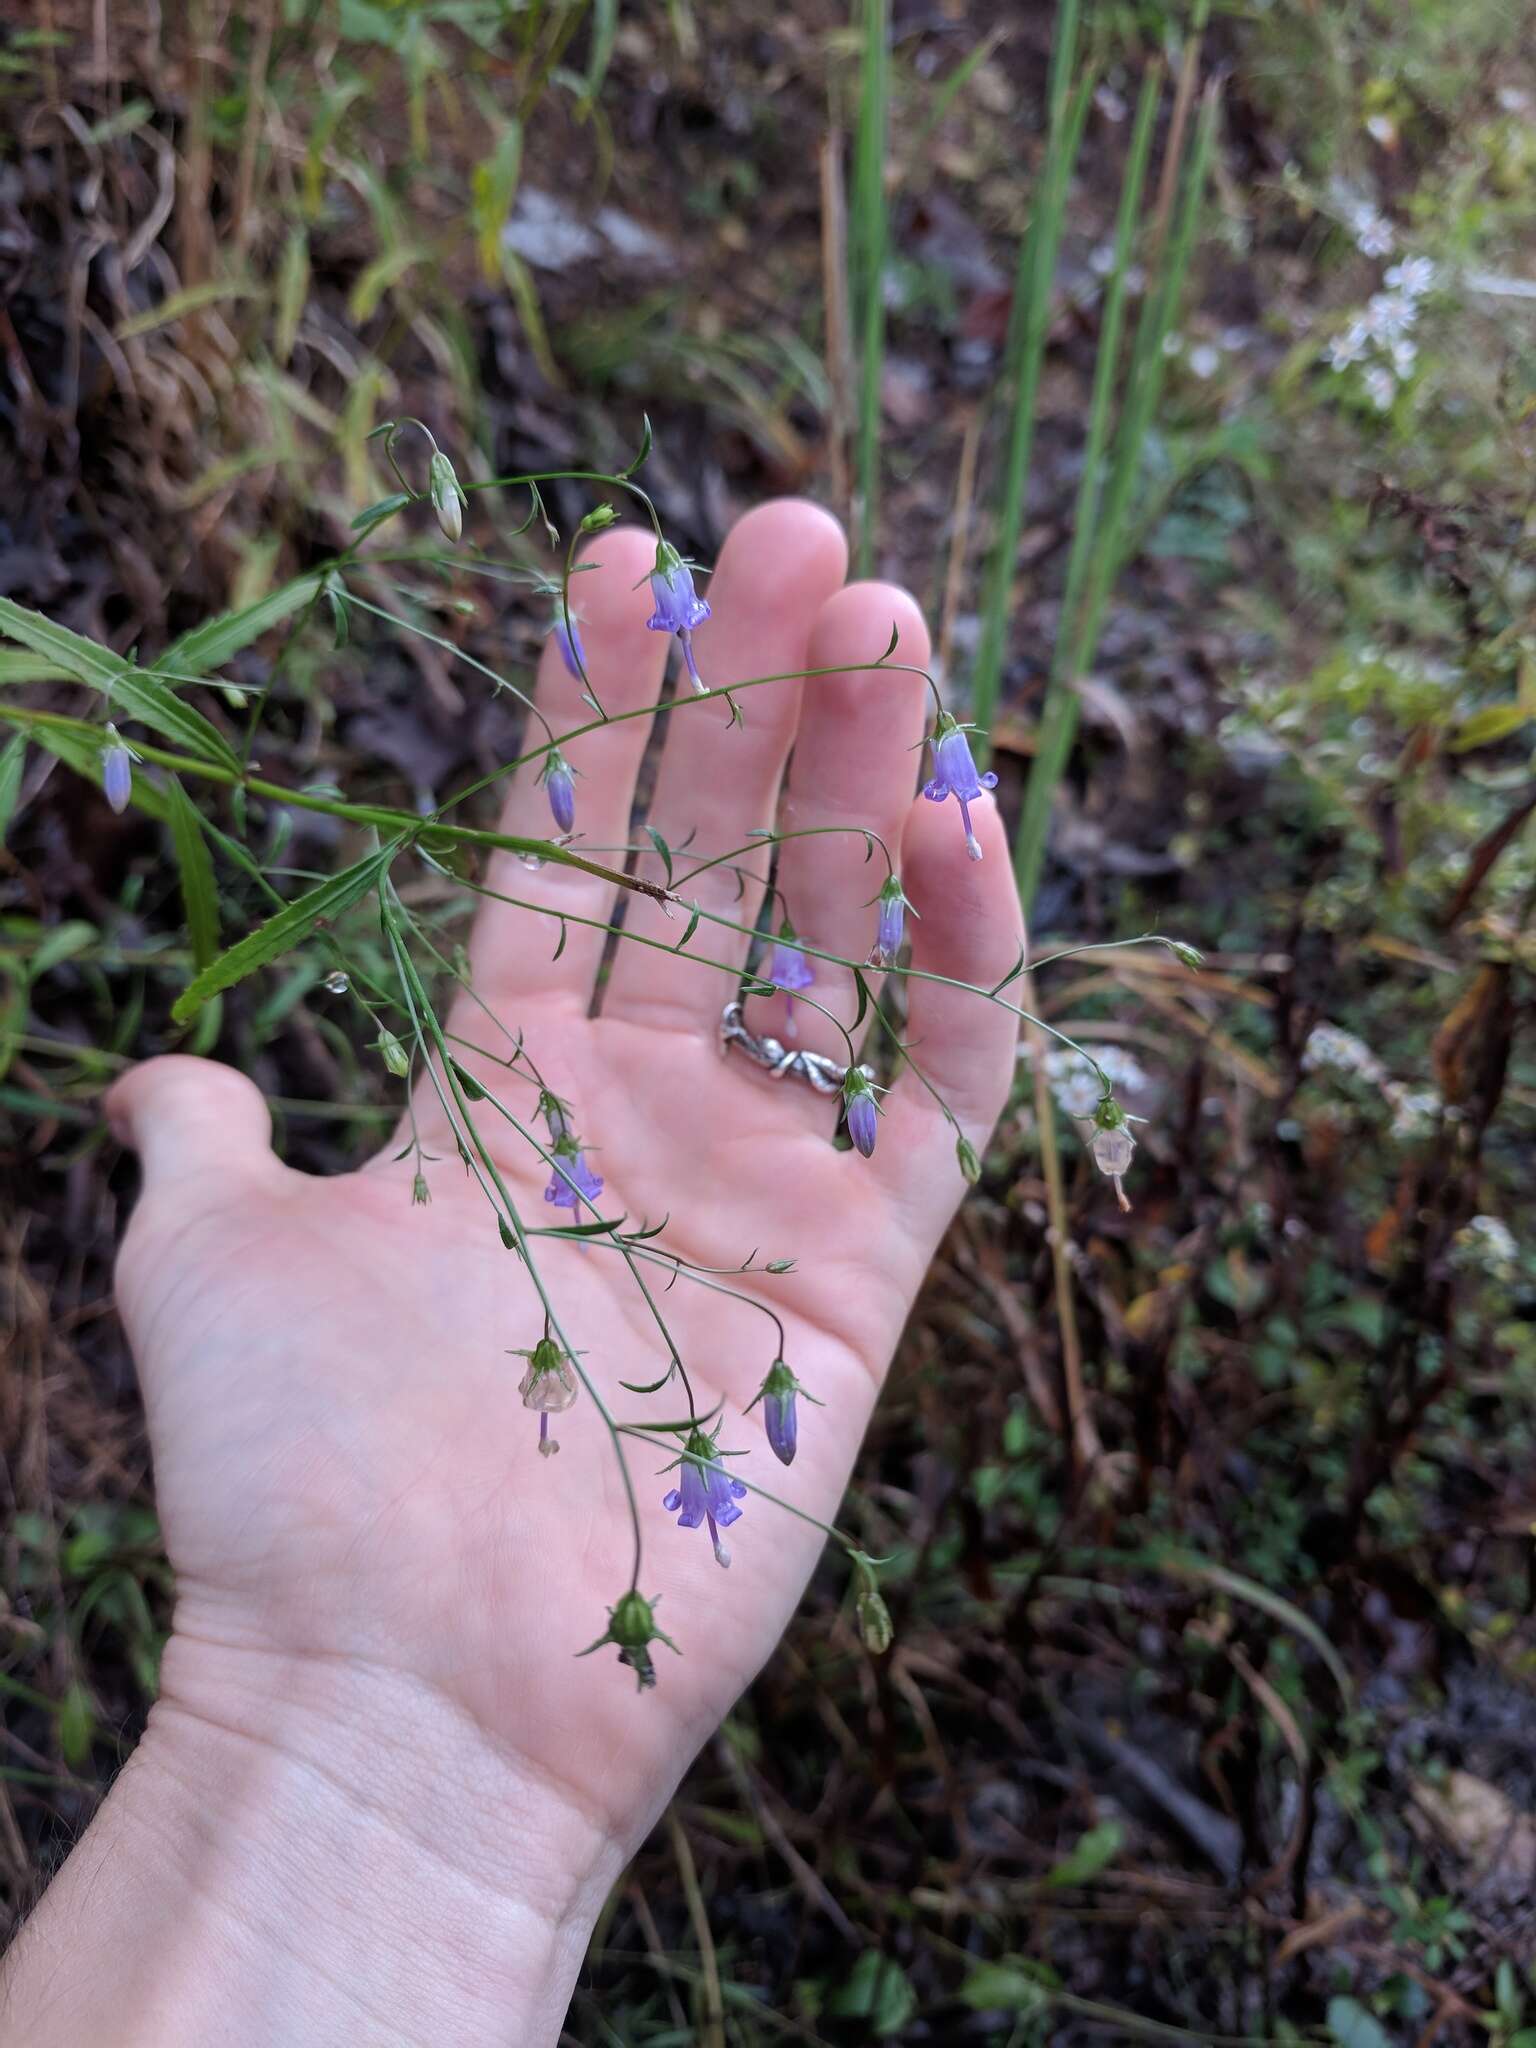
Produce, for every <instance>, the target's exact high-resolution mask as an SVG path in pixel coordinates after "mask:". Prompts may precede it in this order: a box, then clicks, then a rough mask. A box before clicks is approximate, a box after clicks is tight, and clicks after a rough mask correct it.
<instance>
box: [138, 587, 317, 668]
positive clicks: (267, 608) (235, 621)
mask: <svg viewBox="0 0 1536 2048" xmlns="http://www.w3.org/2000/svg"><path fill="white" fill-rule="evenodd" d="M322 581H323V579H322V578H321V577H320V576H318V575H314V576H296V577H294V579H293V581H292V582H291V583H284V584H281V585H280V586H279V587H278V588H277V589H276V590H271V591H268V593H267V595H266V596H265V597H262V598H258V599H257V601H256V603H255V604H248V605H246V607H245V608H244V610H243V611H238V612H220V613H219V615H218V616H217V617H216V618H212V619H204V621H203V623H202V624H201V625H200V626H194V627H193V628H192V631H191V632H190V633H183V634H182V636H181V638H180V639H179V640H173V641H172V642H171V644H170V646H169V647H167V649H166V650H165V652H164V654H162V655H161V657H160V659H159V660H158V661H156V662H153V663H151V668H152V669H153V671H154V672H155V673H156V674H159V675H168V676H205V675H207V674H208V672H209V670H210V669H216V668H222V667H223V666H224V663H225V662H226V661H228V660H229V658H230V656H231V655H233V654H238V653H240V651H241V650H242V649H243V648H246V647H249V646H250V645H251V643H252V641H254V640H259V639H260V638H261V636H262V634H263V633H265V632H268V631H269V630H270V629H271V628H272V627H273V626H276V625H279V624H280V623H281V622H282V621H283V620H284V619H286V618H288V617H290V616H291V615H292V614H293V613H294V612H296V611H299V610H300V609H302V607H303V606H305V605H307V604H310V603H312V602H313V601H314V599H315V597H316V596H317V595H318V594H319V591H320V589H321V586H322Z"/></svg>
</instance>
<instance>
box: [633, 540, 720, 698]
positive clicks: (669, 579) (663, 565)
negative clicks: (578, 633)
mask: <svg viewBox="0 0 1536 2048" xmlns="http://www.w3.org/2000/svg"><path fill="white" fill-rule="evenodd" d="M651 596H652V597H653V598H654V599H655V603H656V609H655V611H654V612H652V614H651V616H650V617H649V618H648V619H647V620H646V622H645V623H646V624H647V625H648V626H649V627H650V629H651V631H652V632H653V633H675V634H676V635H677V637H678V639H679V640H680V641H681V642H682V647H683V659H684V661H685V662H687V664H688V674H689V676H690V677H691V678H692V680H693V687H694V688H695V689H696V690H701V691H702V690H704V689H707V688H708V685H707V684H706V683H705V681H704V678H703V677H702V676H701V675H700V674H699V665H698V663H697V662H696V661H695V660H694V658H693V629H694V627H695V626H700V625H702V624H703V623H704V621H705V620H706V619H707V618H708V617H709V605H708V603H707V602H706V601H705V599H703V598H702V597H700V596H699V594H698V592H697V591H696V590H695V589H694V587H693V571H692V570H691V569H690V568H689V566H688V564H687V563H686V562H685V561H684V560H683V558H682V556H681V555H680V554H679V553H678V552H677V549H676V548H675V547H673V545H672V543H671V542H670V541H665V540H662V541H658V542H657V543H656V566H655V568H654V569H652V571H651Z"/></svg>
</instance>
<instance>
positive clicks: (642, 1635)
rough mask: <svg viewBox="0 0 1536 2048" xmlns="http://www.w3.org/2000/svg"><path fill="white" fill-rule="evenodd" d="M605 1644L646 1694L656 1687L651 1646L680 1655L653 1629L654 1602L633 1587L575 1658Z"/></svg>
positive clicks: (673, 1644) (657, 1629)
mask: <svg viewBox="0 0 1536 2048" xmlns="http://www.w3.org/2000/svg"><path fill="white" fill-rule="evenodd" d="M605 1643H613V1644H614V1645H616V1647H617V1649H618V1652H619V1662H620V1663H621V1664H627V1665H628V1666H629V1668H630V1670H631V1671H633V1672H634V1674H635V1677H636V1679H637V1680H638V1681H639V1690H640V1691H641V1692H647V1691H649V1690H650V1688H651V1687H652V1686H654V1685H655V1683H656V1670H655V1666H654V1665H653V1664H652V1663H651V1644H652V1643H665V1644H666V1646H667V1648H668V1649H669V1650H671V1651H673V1652H674V1654H676V1655H678V1656H681V1655H682V1652H681V1651H680V1650H679V1649H678V1647H677V1645H676V1643H674V1642H673V1640H672V1638H671V1637H670V1636H665V1635H663V1634H662V1632H661V1630H660V1629H659V1628H658V1627H657V1626H656V1615H655V1608H654V1604H653V1602H651V1601H649V1600H647V1599H646V1598H645V1597H644V1595H643V1594H642V1593H640V1592H639V1590H638V1589H637V1588H635V1587H631V1588H630V1590H629V1591H628V1592H627V1593H626V1594H625V1595H624V1597H623V1599H622V1600H620V1602H619V1603H618V1605H617V1606H616V1607H610V1608H609V1610H608V1626H607V1628H605V1629H604V1631H603V1633H602V1634H601V1635H600V1636H599V1637H598V1639H597V1641H596V1642H595V1643H591V1644H589V1645H588V1647H587V1648H586V1649H585V1650H579V1651H578V1652H577V1655H578V1656H581V1657H590V1656H591V1655H592V1652H593V1651H594V1650H600V1649H602V1647H603V1645H604V1644H605Z"/></svg>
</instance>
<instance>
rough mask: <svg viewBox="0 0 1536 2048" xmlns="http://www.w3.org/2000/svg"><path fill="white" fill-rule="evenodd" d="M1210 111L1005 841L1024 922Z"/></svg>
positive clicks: (1175, 292)
mask: <svg viewBox="0 0 1536 2048" xmlns="http://www.w3.org/2000/svg"><path fill="white" fill-rule="evenodd" d="M1218 104H1219V102H1218V99H1217V96H1216V94H1215V92H1214V90H1212V91H1210V92H1208V93H1207V95H1206V99H1205V103H1204V105H1203V106H1202V108H1201V110H1200V120H1199V125H1198V127H1197V130H1196V134H1195V141H1194V147H1193V149H1192V151H1191V155H1190V161H1189V166H1188V169H1187V171H1186V173H1185V178H1184V189H1183V193H1182V196H1181V203H1180V209H1179V219H1178V223H1177V226H1176V228H1175V231H1174V235H1173V238H1172V242H1171V244H1170V246H1169V249H1168V253H1167V260H1166V263H1165V265H1164V268H1163V271H1162V275H1161V276H1160V277H1159V279H1158V281H1157V285H1156V289H1155V290H1154V291H1152V292H1149V294H1148V296H1147V300H1146V303H1145V305H1144V307H1143V309H1142V317H1141V320H1140V322H1139V323H1138V327H1137V334H1136V341H1135V346H1134V349H1133V353H1132V361H1131V368H1130V374H1129V379H1128V388H1127V393H1126V399H1125V404H1124V407H1123V409H1122V412H1121V418H1120V424H1119V428H1118V430H1117V432H1116V435H1115V448H1114V460H1113V464H1112V467H1111V471H1110V478H1109V483H1108V486H1107V488H1106V490H1105V492H1104V500H1103V509H1102V513H1101V515H1100V518H1099V519H1098V521H1097V523H1096V529H1095V531H1094V532H1093V536H1092V540H1091V542H1083V543H1082V545H1083V546H1084V547H1085V548H1086V549H1087V551H1088V552H1087V557H1086V559H1087V560H1088V561H1089V562H1090V564H1091V566H1090V568H1089V570H1088V573H1087V575H1086V578H1085V579H1084V581H1083V587H1082V591H1081V596H1080V600H1079V603H1078V607H1077V616H1076V618H1075V620H1074V619H1073V618H1072V617H1071V615H1070V614H1069V613H1068V612H1067V610H1066V608H1065V607H1064V608H1063V614H1062V623H1061V634H1062V635H1063V636H1064V637H1063V638H1059V639H1058V643H1057V650H1058V658H1057V660H1055V661H1054V662H1053V664H1052V674H1051V682H1050V686H1049V688H1048V689H1047V692H1046V701H1045V708H1044V711H1043V712H1042V714H1041V721H1040V731H1039V735H1038V738H1037V742H1036V748H1035V758H1034V761H1033V763H1032V765H1031V768H1030V773H1029V781H1028V784H1027V785H1026V788H1025V792H1024V806H1023V810H1022V812H1021V813H1020V817H1019V826H1018V832H1017V834H1016V836H1015V839H1014V873H1015V875H1016V876H1017V878H1018V884H1019V897H1020V900H1021V901H1022V903H1023V905H1024V909H1025V915H1026V917H1027V916H1028V914H1029V910H1030V908H1031V906H1032V904H1033V901H1034V896H1035V891H1036V889H1037V888H1038V887H1039V882H1040V872H1041V868H1042V867H1043V865H1044V860H1045V841H1046V835H1047V833H1048V831H1049V828H1050V814H1051V805H1052V801H1053V799H1054V797H1055V793H1056V786H1057V784H1058V783H1059V782H1060V780H1061V777H1062V775H1063V773H1064V772H1065V769H1066V764H1067V758H1068V756H1069V754H1070V753H1071V750H1072V741H1073V738H1074V736H1075V735H1076V732H1077V719H1078V710H1079V703H1078V695H1077V684H1078V680H1079V678H1080V677H1081V676H1082V675H1083V674H1084V672H1085V671H1086V670H1087V669H1088V667H1089V666H1090V665H1091V663H1092V661H1093V657H1094V653H1095V651H1096V649H1097V647H1098V642H1099V633H1100V630H1101V628H1102V626H1103V621H1104V612H1105V609H1106V606H1107V604H1108V600H1109V595H1110V592H1111V590H1112V589H1113V587H1114V584H1115V581H1116V579H1117V577H1118V576H1119V574H1120V572H1121V570H1122V569H1123V568H1124V567H1125V563H1126V559H1127V552H1128V551H1127V546H1126V535H1127V531H1128V528H1129V519H1130V509H1131V499H1132V496H1133V493H1134V490H1135V486H1136V482H1137V479H1138V478H1139V476H1140V473H1141V458H1142V454H1143V451H1144V449H1145V446H1146V439H1147V433H1148V430H1149V429H1150V427H1151V424H1152V417H1153V414H1154V413H1155V411H1156V409H1157V401H1158V397H1159V394H1160V392H1161V389H1162V377H1163V364H1164V355H1163V343H1164V340H1165V339H1166V337H1167V335H1168V333H1169V331H1170V329H1171V327H1172V325H1173V318H1174V314H1175V312H1176V310H1177V307H1178V302H1179V297H1180V293H1181V291H1182V288H1183V284H1184V279H1185V276H1186V275H1187V273H1188V270H1189V260H1190V256H1191V253H1192V251H1193V247H1194V236H1195V227H1196V224H1197V221H1198V219H1199V213H1200V205H1201V200H1202V198H1203V196H1204V190H1205V181H1206V175H1207V171H1208V169H1209V165H1210V157H1211V149H1212V144H1213V142H1214V138H1215V131H1216V112H1217V107H1218ZM1080 540H1081V536H1080V535H1079V536H1077V537H1075V538H1074V551H1075V550H1076V547H1077V545H1078V544H1079V541H1080ZM1063 650H1064V658H1063Z"/></svg>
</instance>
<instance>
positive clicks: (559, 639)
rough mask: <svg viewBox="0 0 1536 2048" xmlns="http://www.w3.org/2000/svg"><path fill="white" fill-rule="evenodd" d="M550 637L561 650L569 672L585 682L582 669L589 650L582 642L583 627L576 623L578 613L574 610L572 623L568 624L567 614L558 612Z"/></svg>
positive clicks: (585, 663)
mask: <svg viewBox="0 0 1536 2048" xmlns="http://www.w3.org/2000/svg"><path fill="white" fill-rule="evenodd" d="M550 637H551V638H552V639H553V641H554V643H555V645H556V646H557V647H558V648H559V650H560V659H561V660H562V661H563V662H564V663H565V666H566V671H567V673H568V674H569V675H571V676H574V677H575V679H576V681H577V682H578V683H579V682H583V681H584V680H585V678H584V676H583V675H582V670H583V669H584V668H585V667H586V665H587V650H586V648H585V647H583V646H582V644H581V628H580V626H579V625H578V624H577V623H576V614H575V613H574V612H572V614H571V623H570V625H569V626H567V625H566V623H565V614H564V613H563V612H556V614H555V623H554V626H553V628H552V629H551V634H550Z"/></svg>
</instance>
